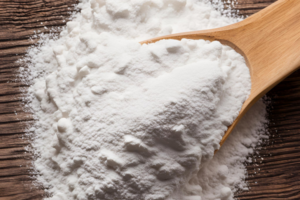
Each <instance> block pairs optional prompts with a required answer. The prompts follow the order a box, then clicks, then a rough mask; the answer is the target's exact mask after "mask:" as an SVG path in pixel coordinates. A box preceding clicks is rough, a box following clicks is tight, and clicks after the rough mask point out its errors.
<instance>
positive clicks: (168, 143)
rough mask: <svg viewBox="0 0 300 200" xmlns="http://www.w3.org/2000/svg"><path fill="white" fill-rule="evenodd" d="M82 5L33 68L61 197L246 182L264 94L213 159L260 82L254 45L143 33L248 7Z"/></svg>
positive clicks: (129, 195) (130, 195)
mask: <svg viewBox="0 0 300 200" xmlns="http://www.w3.org/2000/svg"><path fill="white" fill-rule="evenodd" d="M79 7H80V8H81V9H82V11H81V13H78V14H76V15H75V17H74V19H73V20H72V21H71V22H68V24H67V27H66V29H65V30H63V31H62V32H61V34H60V38H59V39H57V40H50V39H47V37H46V38H44V40H43V41H42V45H41V46H39V47H38V48H32V49H30V50H29V52H28V57H27V59H25V61H26V62H28V63H29V64H28V65H29V71H28V72H25V71H23V72H22V73H23V75H24V76H25V78H26V79H27V80H33V84H32V86H31V87H30V89H29V95H30V96H29V98H30V100H31V103H30V107H31V109H32V110H33V112H34V116H35V118H36V119H37V122H36V123H35V125H34V126H33V127H31V129H30V131H31V132H33V133H34V137H35V138H34V142H33V144H32V145H33V147H34V149H35V153H36V155H39V157H38V158H37V159H36V161H35V163H34V164H35V167H36V170H38V171H39V173H40V174H41V176H39V177H38V180H39V181H40V182H41V183H42V184H43V185H44V186H45V187H49V188H50V189H49V192H50V193H51V194H52V196H53V197H51V199H52V200H54V199H55V200H58V199H59V200H60V199H68V200H69V199H80V200H81V199H82V200H83V199H103V200H115V199H116V200H117V199H121V200H144V199H145V200H163V199H174V200H201V198H202V199H218V198H220V199H222V200H223V199H232V198H233V192H235V191H236V190H237V189H238V188H246V185H245V183H244V182H243V181H242V179H243V178H244V177H245V167H244V165H243V164H242V163H243V162H244V161H245V156H246V155H248V154H249V153H251V151H252V148H253V147H254V146H255V144H256V143H257V141H259V139H260V138H261V137H262V136H261V135H260V134H258V133H257V132H256V129H257V128H259V127H261V126H262V122H263V114H264V113H263V112H257V110H258V109H262V110H264V109H263V105H262V104H261V103H260V104H258V105H256V107H257V108H254V109H252V111H251V112H250V113H249V114H248V115H247V117H246V119H243V120H244V121H245V120H247V122H246V123H245V122H244V123H243V122H242V123H241V124H240V125H239V127H237V129H236V130H235V131H234V132H233V135H234V136H233V137H230V138H229V141H227V142H226V144H225V145H224V147H222V149H221V150H220V151H219V152H218V153H217V155H216V156H215V157H214V158H213V159H212V157H213V155H214V151H215V150H216V149H218V148H219V142H220V140H221V138H222V136H223V135H224V133H225V131H226V129H227V126H229V125H230V124H231V123H232V122H233V120H234V119H235V118H236V117H237V115H238V113H239V110H240V108H241V106H242V104H243V102H244V101H245V99H246V98H247V96H248V94H249V91H250V88H251V83H250V75H249V70H248V68H247V66H246V64H245V61H244V59H243V57H242V56H241V55H239V54H238V53H236V52H235V51H233V50H232V49H231V48H229V47H226V46H223V45H221V44H220V43H219V42H208V41H204V40H198V41H193V40H186V39H183V40H181V41H176V40H163V41H159V42H157V43H155V44H150V45H140V44H139V41H142V40H145V39H149V38H152V37H155V36H159V35H165V34H171V33H177V32H183V31H192V30H201V29H207V28H213V27H219V26H224V25H228V24H230V23H235V22H237V21H238V19H235V18H228V17H225V16H222V15H221V14H220V12H218V11H216V10H214V8H213V6H212V5H211V4H210V3H208V2H207V1H204V0H202V1H201V0H198V1H196V0H172V1H171V0H164V1H162V0H131V1H129V0H128V1H124V0H123V1H121V0H106V1H105V0H90V1H83V2H82V3H81V4H80V5H79ZM247 118H248V119H247ZM237 149H238V150H237ZM200 168H201V169H200Z"/></svg>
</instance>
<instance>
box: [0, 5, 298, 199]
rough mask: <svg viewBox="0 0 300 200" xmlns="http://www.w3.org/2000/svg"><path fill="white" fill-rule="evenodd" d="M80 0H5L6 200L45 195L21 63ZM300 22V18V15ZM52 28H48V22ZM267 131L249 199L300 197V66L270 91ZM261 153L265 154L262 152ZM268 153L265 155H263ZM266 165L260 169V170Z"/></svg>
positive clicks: (0, 139)
mask: <svg viewBox="0 0 300 200" xmlns="http://www.w3.org/2000/svg"><path fill="white" fill-rule="evenodd" d="M274 1H276V0H235V2H236V4H235V7H236V8H237V9H239V10H240V12H239V14H240V15H251V14H253V13H255V12H257V11H259V10H261V9H263V8H264V7H266V6H268V5H269V4H271V3H272V2H274ZM76 3H78V2H77V0H59V1H58V0H0V200H23V199H31V200H33V199H42V196H43V195H44V193H43V190H42V188H41V187H39V186H34V185H32V184H31V183H32V180H34V174H33V173H34V172H33V171H32V170H31V167H32V165H31V160H32V155H31V154H30V152H28V151H26V148H25V147H26V146H27V145H28V144H29V139H28V138H26V137H25V136H24V128H25V126H26V124H28V123H30V121H32V118H31V117H30V114H29V113H26V112H24V111H23V110H22V105H21V104H22V101H21V98H22V95H23V93H22V92H21V91H20V89H26V87H27V86H26V85H25V84H23V83H21V82H20V81H18V80H16V73H17V72H16V71H17V69H18V67H19V65H18V64H16V63H15V61H16V60H18V59H19V58H21V57H22V56H23V55H24V54H25V52H26V49H27V48H28V46H29V45H32V44H34V43H35V42H36V40H28V39H29V38H30V37H31V36H32V35H33V34H34V32H35V31H36V32H44V33H47V32H49V30H50V28H51V27H61V26H63V25H65V23H66V20H67V19H68V17H69V16H70V12H71V11H73V10H74V4H76ZM299 23H300V19H299ZM45 26H46V27H47V28H48V29H45V28H44V27H45ZM267 97H268V99H269V100H268V101H269V102H270V104H269V106H268V118H269V120H270V123H269V124H267V125H266V126H267V131H268V132H269V133H270V136H271V137H270V140H269V142H268V143H266V144H263V145H262V148H261V149H260V150H257V151H256V153H255V154H254V155H252V156H251V157H252V158H253V160H254V162H253V163H251V164H248V166H247V169H248V173H249V177H248V179H247V180H248V182H249V186H250V190H249V191H246V192H245V191H241V192H240V193H238V194H236V197H237V198H238V199H241V200H245V199H268V200H272V199H295V200H296V199H300V146H299V144H300V71H297V72H295V73H294V74H292V75H291V76H290V77H288V78H287V79H286V80H285V81H283V82H282V83H280V84H279V85H278V86H276V87H275V88H274V89H273V90H271V91H270V92H269V93H268V94H267ZM259 155H260V156H261V157H259ZM262 158H263V159H262ZM259 169H260V170H259Z"/></svg>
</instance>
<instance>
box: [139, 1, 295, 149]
mask: <svg viewBox="0 0 300 200" xmlns="http://www.w3.org/2000/svg"><path fill="white" fill-rule="evenodd" d="M183 38H186V39H195V40H198V39H204V40H210V41H214V40H217V41H220V42H221V43H222V44H225V45H229V46H230V47H232V48H233V49H235V50H236V51H237V52H239V53H240V54H242V55H243V56H244V58H245V60H246V62H247V65H248V67H249V69H250V74H251V84H252V86H251V92H250V95H249V97H248V99H247V100H246V101H245V102H244V104H243V106H242V108H241V110H240V113H239V115H238V117H237V118H236V119H235V121H234V122H233V123H232V124H231V125H230V126H229V127H228V129H227V131H226V133H225V134H224V136H223V138H222V140H221V142H220V145H222V144H223V143H224V142H225V140H226V139H227V138H228V136H229V134H230V133H231V131H232V130H233V128H234V127H235V126H236V125H237V123H238V121H239V120H240V119H241V118H242V117H243V115H244V114H245V113H246V112H247V111H248V110H249V108H250V107H251V106H252V105H253V104H254V103H255V102H256V101H257V100H258V99H259V98H261V97H262V96H263V95H264V94H265V93H267V92H268V91H269V90H270V89H272V88H273V87H274V86H275V85H277V84H278V83H279V82H280V81H282V80H283V79H284V78H286V77H287V76H288V75H290V74H291V73H292V72H294V71H295V70H296V69H298V68H299V66H300V53H298V51H297V50H300V1H299V0H278V1H277V2H275V3H273V4H272V5H270V6H268V7H267V8H265V9H263V10H262V11H260V12H258V13H256V14H254V15H252V16H251V17H249V18H247V19H245V20H243V21H241V22H238V23H236V24H232V25H229V26H225V27H222V28H216V29H211V30H204V31H193V32H186V33H178V34H172V35H167V36H162V37H157V38H153V39H150V40H146V41H143V42H141V44H148V43H153V42H156V41H159V40H163V39H176V40H181V39H183Z"/></svg>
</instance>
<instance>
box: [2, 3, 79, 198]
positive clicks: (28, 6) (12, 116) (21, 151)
mask: <svg viewBox="0 0 300 200" xmlns="http://www.w3.org/2000/svg"><path fill="white" fill-rule="evenodd" d="M76 3H78V2H77V1H76V0H60V1H56V0H0V200H23V199H42V196H44V192H43V190H42V187H41V186H37V185H33V184H32V181H33V180H34V178H35V174H33V173H34V172H33V171H32V169H31V168H32V164H31V161H32V155H31V154H30V152H28V151H26V147H27V146H28V145H29V140H28V138H26V136H25V135H24V129H25V128H26V126H27V125H28V122H30V121H32V117H31V116H30V113H26V112H24V111H23V109H22V105H21V100H22V96H23V95H24V94H23V93H22V92H21V90H20V89H26V87H27V86H26V85H25V84H23V83H21V82H20V81H18V80H16V74H17V69H18V67H19V65H18V64H16V63H15V61H17V60H18V59H19V58H21V56H23V55H24V54H25V53H26V50H27V48H28V46H29V45H32V44H35V43H36V42H37V40H36V39H34V40H29V38H30V37H31V36H32V35H33V34H34V33H35V32H36V33H42V32H43V33H49V30H50V29H51V28H52V27H60V26H62V25H65V24H66V20H67V19H68V18H69V16H70V13H71V12H72V11H73V10H74V6H73V5H75V4H76ZM45 27H46V28H45Z"/></svg>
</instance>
